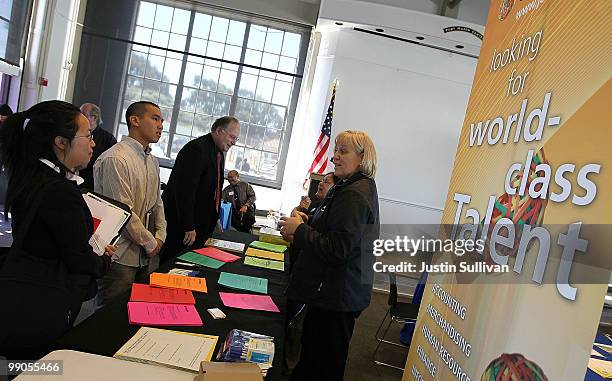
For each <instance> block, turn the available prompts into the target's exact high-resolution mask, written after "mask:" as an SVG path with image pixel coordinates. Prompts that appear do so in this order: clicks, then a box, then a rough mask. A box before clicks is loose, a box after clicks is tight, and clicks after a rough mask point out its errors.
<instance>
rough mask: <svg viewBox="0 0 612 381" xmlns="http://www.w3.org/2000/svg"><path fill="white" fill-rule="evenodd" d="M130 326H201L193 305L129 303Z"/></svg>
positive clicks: (200, 320)
mask: <svg viewBox="0 0 612 381" xmlns="http://www.w3.org/2000/svg"><path fill="white" fill-rule="evenodd" d="M128 318H129V321H130V324H140V325H186V326H201V325H202V319H201V318H200V315H199V314H198V311H197V310H196V309H195V306H194V305H193V304H167V303H146V302H128Z"/></svg>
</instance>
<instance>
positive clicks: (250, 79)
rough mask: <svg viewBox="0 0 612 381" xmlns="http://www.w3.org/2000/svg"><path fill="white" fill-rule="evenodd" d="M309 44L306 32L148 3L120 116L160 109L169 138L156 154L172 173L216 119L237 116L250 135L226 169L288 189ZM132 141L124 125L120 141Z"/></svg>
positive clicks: (243, 135) (245, 135)
mask: <svg viewBox="0 0 612 381" xmlns="http://www.w3.org/2000/svg"><path fill="white" fill-rule="evenodd" d="M308 36H309V31H308V29H306V28H303V27H299V26H293V25H289V24H287V25H277V24H276V25H275V24H272V23H271V22H256V21H252V18H251V19H246V18H244V19H243V20H241V19H240V17H239V15H231V16H228V15H220V14H215V13H212V12H206V13H205V12H201V11H196V10H185V9H181V8H176V7H171V6H165V5H160V4H154V3H150V2H145V1H141V2H140V6H139V9H138V14H137V18H136V25H135V27H134V31H133V38H132V40H133V41H134V44H132V47H131V52H130V57H129V63H128V64H127V68H126V74H125V80H124V91H123V96H122V99H121V106H122V107H119V108H118V109H119V110H120V112H121V115H123V114H124V113H125V110H126V108H127V106H128V105H129V104H130V103H132V102H134V101H138V100H148V101H152V102H155V103H157V104H159V105H160V107H161V109H162V113H163V114H164V118H165V122H164V132H163V134H162V138H161V139H160V141H159V142H158V143H157V144H156V145H155V146H154V147H153V149H154V151H153V152H154V154H155V155H156V156H157V157H158V158H160V162H161V163H162V165H165V166H171V165H172V162H173V160H174V159H175V158H176V155H177V154H178V152H179V150H180V149H181V148H182V147H183V146H184V145H185V143H187V142H188V141H190V140H191V139H193V138H195V137H199V136H201V135H204V134H206V133H208V132H209V131H210V126H211V125H212V122H213V121H214V120H215V119H216V118H218V117H220V116H223V115H234V116H235V117H237V118H238V119H239V120H240V121H241V127H242V128H241V134H240V139H239V141H238V142H237V144H236V145H235V146H234V147H232V148H231V150H230V151H229V152H228V154H227V156H226V169H228V170H229V169H237V170H239V171H240V172H241V173H242V174H243V175H245V176H246V177H247V178H249V179H250V180H251V181H252V182H255V183H258V184H260V185H268V186H274V187H280V183H281V181H282V174H283V170H284V161H285V160H284V157H285V156H286V152H287V148H288V145H289V137H290V133H291V124H292V122H293V114H294V112H295V105H296V102H297V94H298V92H299V86H300V84H301V74H302V71H303V66H304V57H305V51H306V45H307V44H308ZM125 134H127V126H126V125H125V121H122V122H121V123H120V125H119V128H118V131H117V135H118V136H119V137H120V136H121V135H125Z"/></svg>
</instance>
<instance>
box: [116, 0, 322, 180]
mask: <svg viewBox="0 0 612 381" xmlns="http://www.w3.org/2000/svg"><path fill="white" fill-rule="evenodd" d="M143 1H144V2H150V3H154V4H156V5H158V6H159V5H164V6H169V7H172V8H175V9H181V10H184V11H188V12H190V19H189V26H188V29H187V34H186V41H185V47H184V51H182V52H179V51H176V50H173V49H169V48H162V47H157V46H155V45H154V44H153V41H151V44H142V43H138V42H135V41H134V38H135V37H134V35H135V33H136V26H137V19H138V14H139V11H140V6H141V4H142V2H143ZM197 13H203V14H206V15H209V16H211V17H215V16H216V17H222V18H225V19H228V20H230V21H232V20H233V21H238V22H243V23H245V33H244V39H243V42H242V46H241V47H240V48H241V54H240V62H235V61H230V60H225V59H220V58H215V57H209V56H207V55H201V54H195V53H190V52H189V49H190V44H191V39H192V37H193V27H194V19H195V16H196V14H197ZM252 25H256V26H262V27H267V28H273V29H278V30H282V31H283V32H290V33H295V34H298V35H300V47H299V52H298V56H297V57H296V61H297V62H296V68H295V74H293V73H287V72H282V71H279V70H272V69H266V68H264V67H261V66H254V65H248V64H245V63H244V60H245V54H246V51H247V49H248V47H247V41H248V38H249V33H250V30H251V27H252ZM152 30H155V25H153V28H152ZM311 33H312V27H311V26H307V25H302V24H297V23H294V22H288V21H287V22H285V21H279V20H274V19H268V18H264V17H261V16H255V15H251V14H245V13H242V12H239V11H229V10H226V9H220V8H216V7H211V6H202V5H198V6H193V5H191V4H186V3H177V2H174V1H173V2H163V1H154V0H149V1H147V0H139V2H138V6H137V9H136V12H135V13H134V17H133V18H132V25H131V32H130V40H131V43H130V46H129V50H128V54H127V55H126V60H125V63H124V65H123V66H124V67H123V77H122V82H121V91H120V97H119V99H118V107H117V109H116V110H117V116H116V120H118V123H117V124H116V125H115V126H114V130H113V133H114V135H115V136H116V137H118V136H119V131H120V126H121V125H122V123H125V121H124V120H123V115H121V114H122V112H123V108H124V102H125V101H128V100H129V99H127V98H126V93H127V81H128V78H129V77H130V74H129V65H130V60H131V56H132V52H133V51H134V46H135V45H140V46H143V47H148V48H156V49H162V50H165V51H166V58H167V53H168V52H174V53H180V54H182V59H181V73H180V77H179V81H178V83H177V84H176V93H175V97H174V104H173V107H172V109H171V110H172V116H173V117H172V118H171V120H170V125H169V126H168V129H167V133H168V143H167V146H166V155H167V156H170V152H171V150H172V142H173V141H174V139H175V138H176V136H177V132H176V129H177V125H178V122H179V112H180V104H181V99H182V98H183V96H184V89H185V88H187V89H191V87H190V86H186V85H185V84H184V77H185V71H186V66H187V63H188V62H189V56H195V57H198V58H200V59H205V60H213V61H217V62H219V64H220V65H222V64H223V63H227V64H235V65H237V71H236V80H235V82H234V89H233V92H232V95H231V98H230V105H229V112H228V114H227V115H232V116H233V115H235V112H236V106H237V103H238V99H239V96H238V93H239V89H240V82H241V79H242V74H243V69H244V68H252V69H257V70H259V72H258V73H259V74H258V75H257V78H258V79H259V78H260V77H261V72H262V71H267V72H271V73H276V74H283V75H286V76H290V77H292V81H293V84H292V89H291V92H290V98H289V102H288V104H287V105H286V115H285V117H284V124H283V128H282V129H281V130H280V131H281V141H280V143H279V144H280V146H279V148H278V150H277V152H270V151H267V150H266V149H265V146H264V145H263V143H262V146H261V148H248V147H246V144H245V145H244V147H245V148H248V149H254V150H255V151H258V152H260V153H261V155H263V154H264V153H266V152H268V153H271V154H275V155H278V161H277V163H276V166H277V169H276V178H275V179H268V178H265V177H260V176H254V175H250V174H248V173H241V178H242V179H243V180H246V181H248V182H249V183H252V184H256V185H259V186H263V187H267V188H273V189H281V186H282V180H283V176H284V172H285V164H286V161H287V155H288V150H289V143H290V139H291V133H292V130H293V123H294V120H295V114H296V109H297V102H298V97H299V93H300V89H301V86H302V80H303V73H304V68H305V63H306V56H307V52H308V48H309V43H310V37H311ZM196 38H197V37H196ZM224 45H227V40H226V42H224ZM146 54H147V57H148V55H149V54H151V53H150V52H149V53H146ZM281 56H282V55H281ZM144 79H145V77H143V80H144ZM159 82H160V84H163V83H165V82H163V74H162V80H161V81H159ZM198 90H203V89H201V88H198ZM218 93H219V92H218V90H216V91H215V94H218ZM240 98H241V99H245V98H242V97H240ZM252 100H253V101H257V99H256V98H253V99H252ZM264 103H265V104H267V105H274V103H273V101H272V100H270V101H264ZM194 114H195V115H196V117H197V115H198V114H197V113H196V112H195V111H194ZM241 122H242V121H241ZM192 127H193V122H192ZM209 128H210V126H207V130H206V131H205V132H204V133H208V132H210V130H209ZM164 130H166V129H164ZM192 133H193V130H192ZM178 136H182V135H181V134H178ZM190 137H191V139H190V140H192V139H195V138H197V137H198V136H193V135H191V136H190ZM240 140H241V141H242V142H245V143H246V129H245V131H243V132H242V133H241V137H240ZM226 157H227V154H226ZM158 161H159V163H160V166H161V167H164V168H170V169H171V168H172V167H173V166H174V161H175V159H168V158H165V157H158ZM227 171H228V170H227V169H226V170H225V172H226V173H227ZM239 172H240V171H239Z"/></svg>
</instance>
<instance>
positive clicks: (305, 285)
mask: <svg viewBox="0 0 612 381" xmlns="http://www.w3.org/2000/svg"><path fill="white" fill-rule="evenodd" d="M335 143H336V146H335V148H334V166H335V170H334V174H335V175H336V176H337V177H338V178H339V179H340V181H338V182H337V183H336V185H335V186H334V187H333V188H332V189H330V190H329V192H328V193H327V196H326V197H325V199H324V200H323V202H322V204H321V206H320V207H319V208H318V209H317V211H316V212H315V214H314V215H313V216H312V219H310V220H308V223H305V222H304V220H303V219H302V218H300V217H283V218H282V222H281V223H280V225H281V226H282V228H281V233H282V234H283V237H284V238H285V240H287V241H291V242H292V245H293V246H295V247H296V248H298V249H300V254H299V255H298V258H297V261H296V263H295V266H294V267H293V270H292V273H291V278H290V281H289V288H288V291H287V296H288V297H289V298H290V299H292V300H295V301H298V302H302V303H305V304H306V305H307V306H308V307H307V308H308V310H307V312H306V316H305V319H304V327H303V335H302V349H301V354H300V360H299V362H298V364H297V366H296V367H295V369H294V371H293V374H292V375H291V380H342V378H343V376H344V367H345V365H346V358H347V355H348V347H349V342H350V340H351V336H352V334H353V327H354V326H355V319H356V318H357V316H359V314H360V313H361V311H363V310H364V309H365V308H366V307H367V306H368V305H369V304H370V296H371V292H372V282H373V278H374V272H373V268H372V265H373V263H374V256H373V254H372V242H373V240H374V239H376V238H378V234H379V230H380V220H379V216H378V194H377V191H376V183H375V182H374V174H375V173H376V149H375V148H374V144H373V143H372V141H371V140H370V138H369V137H368V135H367V134H366V133H365V132H360V131H344V132H342V133H340V134H339V135H338V136H337V137H336V142H335Z"/></svg>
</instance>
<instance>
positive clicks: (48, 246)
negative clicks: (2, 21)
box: [0, 101, 114, 359]
mask: <svg viewBox="0 0 612 381" xmlns="http://www.w3.org/2000/svg"><path fill="white" fill-rule="evenodd" d="M94 146H95V143H94V141H93V139H92V136H91V131H90V126H89V123H88V121H87V118H85V116H84V115H83V114H81V112H80V110H79V109H78V108H77V107H75V106H74V105H71V104H69V103H66V102H61V101H47V102H41V103H39V104H37V105H35V106H33V107H32V108H30V109H29V110H27V111H24V112H20V113H16V114H14V115H12V116H10V117H9V118H8V119H7V120H6V121H5V122H4V123H3V124H2V126H1V127H0V165H2V167H3V168H4V169H5V171H6V172H7V174H8V178H9V182H8V189H7V193H6V199H5V202H4V212H5V216H7V215H8V213H11V216H12V226H13V240H14V241H13V246H12V247H11V250H10V251H9V253H8V254H7V255H6V256H5V258H3V259H2V260H0V305H2V313H0V355H5V356H8V357H13V358H15V357H18V356H19V357H21V358H23V359H32V358H35V357H38V356H42V355H44V352H46V351H47V350H48V349H49V347H50V345H51V344H52V343H53V342H54V341H55V340H56V339H57V338H59V336H61V335H62V334H63V333H64V332H65V331H66V330H68V329H69V328H70V327H71V326H72V323H73V322H74V318H75V317H76V315H77V314H78V312H79V309H80V306H81V303H82V302H83V301H84V300H86V299H87V298H91V297H93V296H94V295H95V292H96V288H95V287H96V283H95V281H94V279H95V278H99V277H101V276H103V275H104V273H105V272H106V271H107V270H108V268H109V266H110V262H111V259H110V256H109V255H111V254H112V252H113V250H114V248H113V247H112V246H109V247H107V252H106V254H107V255H103V256H98V255H96V254H95V253H94V252H93V250H92V248H91V246H90V245H89V239H90V237H91V236H92V234H93V219H92V216H91V213H90V212H89V209H88V207H87V204H86V203H85V201H84V200H83V197H82V196H81V192H80V191H79V188H78V183H79V182H80V181H82V179H81V178H80V177H78V176H77V175H76V174H75V173H76V172H77V171H78V169H79V168H83V167H85V166H86V165H87V163H88V162H89V160H90V158H91V155H92V152H93V147H94ZM22 356H27V357H22Z"/></svg>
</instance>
